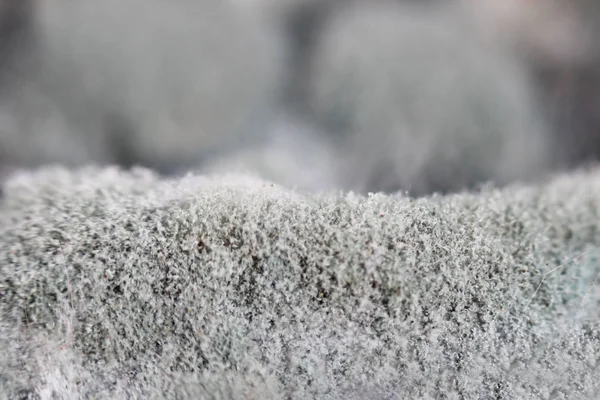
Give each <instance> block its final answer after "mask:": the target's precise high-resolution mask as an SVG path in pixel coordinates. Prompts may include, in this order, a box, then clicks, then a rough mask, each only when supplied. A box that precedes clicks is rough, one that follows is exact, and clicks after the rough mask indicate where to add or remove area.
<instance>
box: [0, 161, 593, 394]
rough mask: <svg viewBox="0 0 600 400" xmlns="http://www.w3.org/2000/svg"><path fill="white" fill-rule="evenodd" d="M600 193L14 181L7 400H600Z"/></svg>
mask: <svg viewBox="0 0 600 400" xmlns="http://www.w3.org/2000/svg"><path fill="white" fill-rule="evenodd" d="M599 204H600V175H599V173H598V171H591V170H589V171H579V172H577V173H573V174H570V175H560V176H556V177H554V178H553V179H552V180H550V181H548V182H545V183H539V184H538V185H535V186H516V185H513V186H509V187H507V188H505V189H502V190H496V189H485V190H483V191H481V192H479V193H463V194H456V195H452V196H445V197H444V196H435V197H427V198H422V199H418V200H414V199H410V198H408V197H403V196H386V195H382V194H381V195H372V196H367V197H362V196H358V195H354V194H345V195H341V194H335V193H330V194H320V195H316V194H314V195H301V194H299V193H297V192H293V191H289V190H286V189H283V188H281V187H279V186H276V185H273V184H270V183H268V182H266V181H262V180H260V179H258V178H248V177H244V176H241V175H227V176H212V177H211V176H195V175H189V176H187V177H184V178H181V179H177V180H162V179H160V178H158V177H157V176H155V175H153V174H152V173H150V172H148V171H146V170H133V171H131V172H123V171H120V170H118V169H112V168H109V169H94V168H87V169H82V170H76V171H69V170H66V169H62V168H45V169H41V170H39V171H35V172H18V173H16V174H13V175H12V176H11V178H10V179H9V180H8V181H7V182H6V183H5V185H4V197H3V199H2V202H1V204H0V316H1V318H0V354H1V357H0V398H8V399H15V398H39V399H53V398H60V399H79V398H96V399H126V398H136V399H137V398H144V399H163V398H168V399H175V398H179V399H308V398H318V399H434V398H435V399H460V398H467V399H492V398H494V399H500V398H502V399H550V398H552V399H595V398H598V396H599V395H600V381H599V380H598V379H597V378H598V376H599V373H600V350H599V349H600V336H599V334H600V322H599V321H600V285H598V284H596V285H594V282H595V281H596V280H598V276H599V274H600V247H599V246H600V230H599V229H598V221H599V220H600V210H599Z"/></svg>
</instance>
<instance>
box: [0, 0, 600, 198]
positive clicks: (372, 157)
mask: <svg viewBox="0 0 600 400" xmlns="http://www.w3.org/2000/svg"><path fill="white" fill-rule="evenodd" d="M599 30H600V3H598V2H597V1H595V0H528V1H523V0H412V1H411V0H222V1H219V2H215V1H213V0H172V1H168V2H167V1H164V0H78V1H72V0H0V174H2V173H4V174H6V173H8V171H11V170H14V169H15V168H36V167H40V166H43V165H49V164H53V165H56V164H60V165H66V166H69V167H76V166H83V165H115V164H116V165H120V166H122V167H123V168H131V167H134V166H144V167H147V168H151V169H154V170H155V171H157V172H158V173H160V174H164V175H167V176H173V175H179V174H184V173H187V172H190V171H194V172H198V173H228V172H243V173H250V174H256V175H259V176H261V177H263V178H265V179H268V180H271V181H273V182H276V183H278V184H281V185H284V186H287V187H290V188H296V189H299V190H306V191H315V190H344V191H348V190H352V191H355V192H360V193H368V192H379V191H382V192H386V193H396V192H405V193H408V194H410V195H414V196H420V195H428V194H431V193H434V192H439V193H451V192H457V191H461V190H470V189H474V188H476V187H478V186H480V185H484V184H490V183H491V184H494V185H500V186H501V185H505V184H508V183H512V182H519V181H523V182H528V181H535V180H539V179H543V178H544V177H545V176H548V175H549V174H552V173H554V172H556V171H563V170H568V169H573V168H579V167H583V166H587V165H590V164H593V163H595V162H597V161H598V159H599V157H600V44H599V43H598V41H597V40H596V39H597V37H598V33H599V32H598V31H599Z"/></svg>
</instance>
